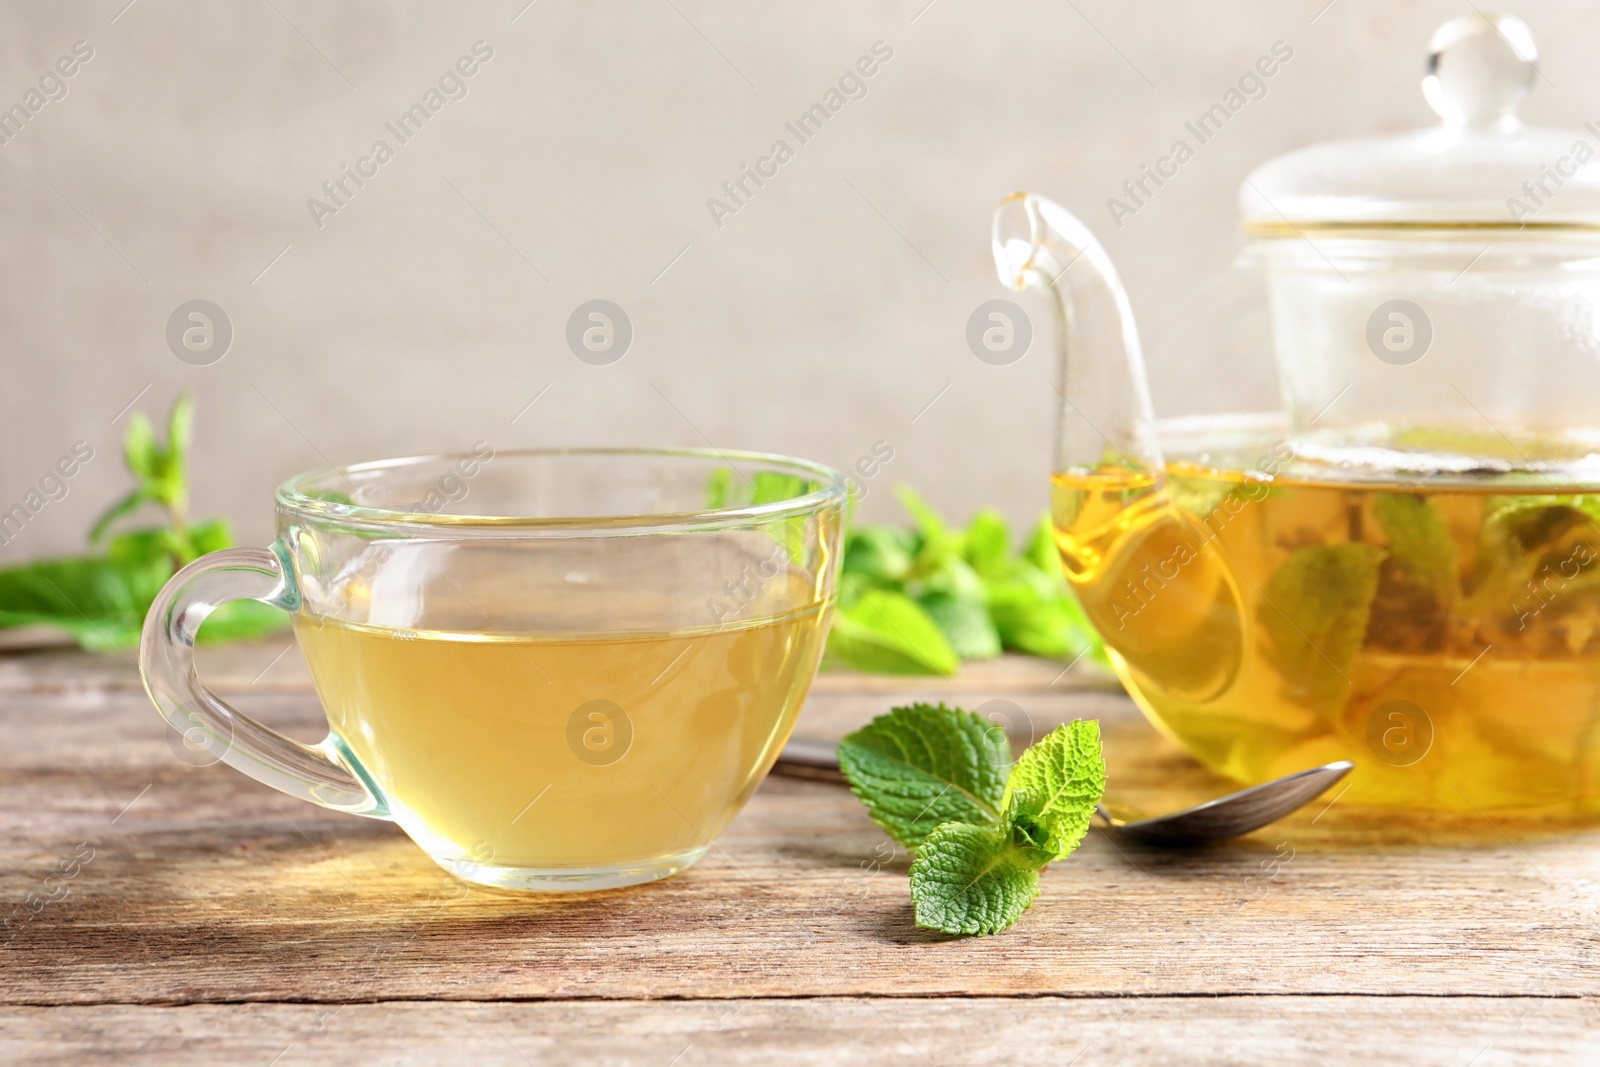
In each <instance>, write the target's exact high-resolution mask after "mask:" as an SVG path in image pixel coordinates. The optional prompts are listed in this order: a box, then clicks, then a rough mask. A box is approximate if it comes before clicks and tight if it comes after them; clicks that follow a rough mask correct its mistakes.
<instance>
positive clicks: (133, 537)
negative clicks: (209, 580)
mask: <svg viewBox="0 0 1600 1067" xmlns="http://www.w3.org/2000/svg"><path fill="white" fill-rule="evenodd" d="M193 427H194V404H193V401H192V400H190V398H189V397H188V396H186V395H185V396H179V397H178V398H177V400H176V401H175V402H174V403H173V406H172V412H171V414H170V415H169V417H168V419H167V443H166V444H165V445H162V444H161V443H160V442H159V441H157V440H156V436H155V431H154V430H153V429H152V427H151V424H150V420H149V419H148V418H146V417H145V415H144V413H143V412H138V411H136V412H134V413H133V415H132V416H131V417H130V418H129V420H128V428H127V430H126V431H125V432H124V437H123V450H124V452H123V458H124V459H125V461H126V462H127V465H128V470H129V471H130V472H131V473H132V474H133V476H134V478H135V480H136V481H137V482H138V484H137V486H135V488H133V489H132V490H130V491H129V492H128V493H126V494H124V495H123V496H122V497H121V498H119V499H118V500H117V501H116V502H115V503H113V504H112V505H111V506H110V507H109V508H107V509H106V510H105V511H104V512H103V513H102V514H101V515H100V517H99V518H98V519H97V520H96V521H95V523H94V525H93V526H92V527H91V528H90V531H89V543H90V546H91V547H94V546H98V545H100V544H101V543H102V542H105V550H104V554H103V555H95V556H81V557H69V558H64V559H48V560H37V561H34V562H32V563H26V564H23V565H21V566H17V567H9V568H5V569H4V570H0V627H4V626H23V625H33V624H43V625H48V626H54V627H57V628H58V629H62V630H65V631H67V632H68V633H70V634H71V635H72V636H73V638H74V639H75V640H77V641H78V643H79V644H81V645H83V646H84V647H85V648H88V649H90V650H94V651H104V650H110V649H119V648H125V647H129V646H132V645H137V644H138V642H139V634H140V630H141V629H142V628H143V625H144V617H145V615H146V613H148V612H149V610H150V605H151V604H152V603H153V602H154V601H155V598H156V595H157V594H158V593H159V592H160V591H161V587H162V586H163V585H165V584H166V582H167V580H168V579H169V578H171V577H172V575H173V574H174V573H176V572H177V570H178V568H179V567H181V566H183V565H184V564H187V563H190V562H192V561H193V560H195V559H196V558H198V557H199V556H201V555H204V554H205V553H207V552H213V551H216V550H217V549H220V548H228V547H229V546H231V545H232V544H233V536H232V533H231V531H230V530H229V527H228V523H227V521H226V520H223V519H213V520H211V521H209V522H204V523H200V524H198V525H196V526H192V527H191V526H189V525H188V516H187V510H188V493H189V490H188V456H189V452H190V447H191V444H192V438H193ZM144 504H157V505H159V506H161V507H162V508H163V509H164V510H165V511H166V517H167V525H165V526H158V527H150V528H145V529H138V530H128V531H124V532H122V533H119V534H117V535H116V536H114V537H110V539H109V541H107V540H106V538H107V535H108V534H109V533H110V531H111V528H112V526H113V525H114V524H115V523H116V522H117V521H118V520H120V519H122V518H124V517H126V516H128V515H130V514H132V513H133V512H134V511H136V510H138V509H139V508H140V507H141V506H143V505H144ZM288 620H289V616H288V614H287V613H286V612H284V611H282V610H280V609H278V608H273V607H270V606H268V605H265V604H260V603H257V602H255V601H238V602H233V603H229V604H226V605H224V606H223V607H221V608H219V609H217V610H216V611H215V612H213V613H212V614H211V615H210V616H209V617H208V618H207V620H206V622H205V623H204V625H203V626H202V627H201V629H200V633H199V640H201V641H221V640H234V639H237V638H241V637H255V636H259V635H261V634H264V633H268V632H270V631H273V630H278V629H281V628H282V627H283V626H285V625H286V624H287V623H288Z"/></svg>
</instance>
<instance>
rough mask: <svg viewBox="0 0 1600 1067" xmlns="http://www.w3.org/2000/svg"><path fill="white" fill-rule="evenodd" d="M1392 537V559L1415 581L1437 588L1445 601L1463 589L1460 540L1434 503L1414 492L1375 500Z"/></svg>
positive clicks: (1379, 516)
mask: <svg viewBox="0 0 1600 1067" xmlns="http://www.w3.org/2000/svg"><path fill="white" fill-rule="evenodd" d="M1373 513H1374V514H1375V515H1376V516H1377V519H1378V525H1380V526H1382V527H1383V532H1384V533H1385V534H1386V535H1387V536H1388V539H1389V560H1388V562H1389V563H1390V564H1392V565H1394V566H1395V567H1396V568H1397V569H1398V570H1399V571H1400V572H1401V573H1402V574H1403V575H1404V577H1405V580H1406V581H1407V582H1409V583H1411V584H1413V585H1417V586H1421V587H1422V588H1425V589H1429V590H1431V591H1433V592H1434V593H1435V594H1436V595H1437V596H1438V598H1439V601H1440V603H1441V605H1445V606H1448V605H1449V604H1452V603H1454V602H1455V599H1456V594H1457V592H1458V591H1459V590H1460V573H1459V571H1458V569H1457V565H1456V543H1455V541H1454V540H1453V539H1452V538H1451V537H1450V531H1449V529H1448V528H1446V526H1445V523H1444V519H1443V518H1442V517H1441V516H1440V515H1439V513H1438V512H1437V511H1436V510H1434V507H1433V505H1432V504H1430V503H1429V502H1428V501H1427V500H1426V499H1424V498H1423V497H1421V496H1418V495H1416V494H1412V493H1383V494H1381V495H1379V497H1378V499H1377V502H1376V503H1375V504H1373Z"/></svg>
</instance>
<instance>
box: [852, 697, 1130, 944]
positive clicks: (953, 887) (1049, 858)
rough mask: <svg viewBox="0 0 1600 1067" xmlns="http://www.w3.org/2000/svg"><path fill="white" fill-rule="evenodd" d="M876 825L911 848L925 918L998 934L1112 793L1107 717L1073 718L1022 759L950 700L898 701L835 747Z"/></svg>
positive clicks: (919, 918) (916, 904)
mask: <svg viewBox="0 0 1600 1067" xmlns="http://www.w3.org/2000/svg"><path fill="white" fill-rule="evenodd" d="M839 767H840V769H841V770H843V771H844V775H845V778H846V779H847V780H848V781H849V783H850V788H851V790H852V791H854V793H855V794H856V796H858V797H860V798H861V800H862V802H863V803H864V804H866V806H867V811H868V813H869V814H870V815H871V816H872V819H873V821H874V822H876V823H877V824H878V825H879V826H881V827H883V829H884V831H885V832H887V833H888V834H889V836H891V837H893V838H894V839H895V840H896V841H898V842H900V844H902V845H904V846H905V847H906V848H907V849H909V850H911V851H912V852H913V853H915V854H916V859H915V860H914V861H913V863H912V864H911V902H912V905H913V908H914V911H915V915H916V923H917V925H918V926H921V927H925V928H927V929H930V930H939V931H942V932H944V933H947V934H958V935H966V934H993V933H998V932H999V931H1001V930H1004V929H1005V928H1006V927H1008V926H1010V925H1011V924H1012V923H1014V922H1016V921H1017V919H1018V918H1019V917H1020V916H1021V915H1022V913H1023V912H1024V911H1026V910H1027V909H1028V906H1029V905H1030V904H1032V903H1033V900H1034V898H1035V897H1037V896H1038V895H1039V872H1040V871H1041V870H1043V869H1044V868H1045V867H1046V866H1048V865H1049V864H1051V863H1053V862H1054V861H1056V860H1059V859H1062V858H1064V857H1066V856H1067V855H1068V854H1069V853H1071V852H1072V851H1073V850H1074V849H1076V848H1077V847H1078V844H1079V843H1080V842H1081V841H1082V840H1083V837H1084V834H1085V833H1086V832H1087V830H1088V827H1089V817H1090V815H1091V814H1092V813H1093V812H1094V808H1095V805H1096V804H1098V803H1099V802H1100V796H1101V794H1102V793H1104V792H1105V784H1106V768H1105V760H1104V758H1103V757H1102V755H1101V751H1100V724H1099V723H1098V722H1095V721H1093V720H1089V721H1085V720H1081V719H1079V720H1074V721H1073V722H1071V723H1068V724H1066V725H1064V726H1058V727H1057V728H1056V729H1055V730H1053V731H1051V732H1050V733H1049V734H1047V735H1046V736H1045V737H1043V738H1042V739H1040V740H1039V741H1038V742H1036V743H1035V744H1033V745H1031V746H1029V748H1028V750H1027V751H1026V752H1024V753H1023V754H1022V757H1021V759H1019V760H1017V762H1016V763H1015V765H1012V764H1011V761H1010V745H1009V743H1008V742H1007V740H1006V737H1005V734H1004V733H1003V732H1002V731H1001V730H1000V729H999V728H998V727H995V726H993V725H991V724H990V723H988V722H985V721H984V720H983V719H982V718H980V717H979V716H977V715H975V714H973V713H972V712H970V711H963V710H962V709H960V708H948V707H945V706H944V705H943V704H938V705H929V704H912V705H910V706H909V707H899V708H894V709H893V710H891V711H890V712H889V714H887V715H880V716H879V717H878V718H876V719H874V720H873V721H872V722H871V723H869V724H867V725H866V726H864V727H862V728H861V729H860V730H857V731H856V732H855V733H853V734H851V735H849V736H848V737H846V738H845V739H844V740H843V741H842V742H840V744H839Z"/></svg>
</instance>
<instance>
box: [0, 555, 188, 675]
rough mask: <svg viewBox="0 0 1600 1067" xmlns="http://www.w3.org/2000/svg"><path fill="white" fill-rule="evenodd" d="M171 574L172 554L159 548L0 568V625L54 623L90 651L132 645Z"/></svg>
mask: <svg viewBox="0 0 1600 1067" xmlns="http://www.w3.org/2000/svg"><path fill="white" fill-rule="evenodd" d="M172 574H173V565H172V557H171V556H170V555H168V554H166V553H162V552H157V553H153V554H150V553H145V554H142V555H138V554H127V555H125V556H124V557H123V558H118V559H112V558H92V559H49V560H38V561H36V562H33V563H28V564H24V565H23V566H20V567H8V568H6V569H4V570H0V626H25V625H30V624H40V623H42V624H45V625H50V626H55V627H58V628H60V629H63V630H66V631H67V632H69V633H71V634H72V636H73V637H74V638H75V639H76V640H77V641H78V643H79V644H81V645H83V646H84V647H85V648H88V649H91V650H93V651H105V650H108V649H114V648H126V647H129V646H131V645H136V644H138V643H139V631H140V628H141V627H142V626H143V625H144V616H145V612H147V611H148V610H149V608H150V605H151V603H152V602H154V600H155V598H156V594H157V593H159V592H160V591H161V587H162V586H163V585H165V584H166V581H167V579H168V578H170V577H172Z"/></svg>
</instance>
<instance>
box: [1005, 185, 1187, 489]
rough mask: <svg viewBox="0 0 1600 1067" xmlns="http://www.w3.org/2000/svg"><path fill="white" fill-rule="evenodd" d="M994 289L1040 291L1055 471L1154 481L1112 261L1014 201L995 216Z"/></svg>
mask: <svg viewBox="0 0 1600 1067" xmlns="http://www.w3.org/2000/svg"><path fill="white" fill-rule="evenodd" d="M994 263H995V269H996V270H997V271H998V272H999V274H1000V282H1001V284H1003V285H1005V286H1006V287H1008V288H1010V289H1012V290H1015V291H1017V292H1021V291H1023V290H1025V289H1033V288H1039V289H1045V290H1047V291H1048V292H1049V293H1050V295H1051V305H1052V307H1053V309H1054V315H1055V338H1056V358H1057V368H1056V392H1057V393H1058V394H1059V398H1060V402H1059V404H1058V409H1059V410H1058V412H1057V416H1058V418H1057V426H1058V427H1059V432H1058V436H1057V442H1056V470H1057V471H1067V470H1096V469H1099V468H1102V467H1105V466H1115V467H1120V468H1124V469H1130V470H1136V471H1144V472H1147V473H1149V474H1151V475H1152V476H1159V474H1160V472H1161V470H1162V466H1163V463H1162V455H1161V446H1160V444H1159V442H1158V441H1157V439H1156V433H1155V420H1154V418H1153V416H1152V415H1151V411H1150V395H1149V386H1148V383H1147V380H1146V378H1145V371H1144V355H1143V353H1142V351H1141V350H1140V348H1139V331H1138V328H1137V327H1136V326H1135V325H1134V322H1133V310H1132V308H1130V307H1129V305H1128V294H1127V292H1126V290H1124V289H1123V288H1122V281H1121V280H1120V279H1119V278H1118V277H1117V271H1116V268H1115V267H1113V266H1112V265H1111V257H1110V256H1108V255H1106V250H1105V249H1104V248H1103V247H1101V245H1100V242H1099V241H1097V240H1095V238H1094V235H1093V234H1092V233H1090V232H1089V228H1088V227H1087V226H1085V225H1084V224H1083V223H1082V222H1080V221H1079V220H1078V219H1077V218H1076V217H1074V216H1073V215H1072V213H1071V212H1069V211H1067V210H1066V209H1065V208H1063V207H1062V206H1061V205H1059V204H1056V203H1054V202H1052V201H1050V200H1046V199H1045V198H1044V197H1042V196H1036V195H1034V194H1032V193H1013V194H1012V195H1010V196H1008V197H1006V198H1005V200H1003V201H1001V203H1000V206H999V207H998V208H997V209H996V210H995V213H994Z"/></svg>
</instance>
